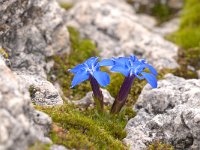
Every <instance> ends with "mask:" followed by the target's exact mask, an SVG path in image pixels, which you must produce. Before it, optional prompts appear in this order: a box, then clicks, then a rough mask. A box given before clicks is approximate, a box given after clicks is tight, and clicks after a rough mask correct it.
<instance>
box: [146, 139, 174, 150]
mask: <svg viewBox="0 0 200 150" xmlns="http://www.w3.org/2000/svg"><path fill="white" fill-rule="evenodd" d="M147 150H174V147H173V146H172V145H170V144H165V143H162V142H160V141H154V142H153V143H152V144H150V145H149V147H148V148H147Z"/></svg>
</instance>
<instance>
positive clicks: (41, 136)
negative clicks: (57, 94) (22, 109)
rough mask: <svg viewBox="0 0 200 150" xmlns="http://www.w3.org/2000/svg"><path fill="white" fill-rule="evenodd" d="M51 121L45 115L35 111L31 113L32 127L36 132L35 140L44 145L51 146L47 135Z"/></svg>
mask: <svg viewBox="0 0 200 150" xmlns="http://www.w3.org/2000/svg"><path fill="white" fill-rule="evenodd" d="M51 123H52V119H51V118H50V117H49V116H48V115H47V114H45V113H43V112H41V111H37V110H35V111H34V112H33V113H32V125H33V126H34V128H35V129H36V130H37V134H36V136H37V139H38V140H39V141H41V142H42V143H44V144H52V141H51V139H50V138H48V137H46V136H48V133H49V131H50V129H51Z"/></svg>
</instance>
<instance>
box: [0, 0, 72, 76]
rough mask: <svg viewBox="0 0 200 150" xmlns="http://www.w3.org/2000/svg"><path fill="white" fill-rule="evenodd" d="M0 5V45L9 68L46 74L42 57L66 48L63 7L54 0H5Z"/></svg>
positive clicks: (66, 33) (67, 40)
mask: <svg viewBox="0 0 200 150" xmlns="http://www.w3.org/2000/svg"><path fill="white" fill-rule="evenodd" d="M0 5H1V7H0V45H2V47H3V48H4V49H5V50H6V51H7V52H8V54H9V58H10V61H11V67H12V70H15V71H19V72H24V73H29V74H32V75H33V74H34V75H35V74H36V75H40V76H41V77H46V74H45V71H44V67H45V65H46V62H45V57H46V56H51V55H53V54H55V53H61V52H69V35H68V31H67V29H66V26H65V20H64V14H63V12H64V10H62V9H61V8H60V7H59V5H58V4H57V2H56V1H55V0H23V1H18V0H7V1H3V2H2V1H1V2H0Z"/></svg>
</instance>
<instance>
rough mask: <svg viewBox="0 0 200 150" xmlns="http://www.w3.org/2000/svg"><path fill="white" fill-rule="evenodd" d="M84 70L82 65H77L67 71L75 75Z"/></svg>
mask: <svg viewBox="0 0 200 150" xmlns="http://www.w3.org/2000/svg"><path fill="white" fill-rule="evenodd" d="M84 68H85V67H84V65H83V64H79V65H77V66H75V67H74V68H72V69H69V72H71V73H74V74H76V73H77V72H79V71H81V70H84Z"/></svg>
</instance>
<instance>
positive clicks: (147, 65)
mask: <svg viewBox="0 0 200 150" xmlns="http://www.w3.org/2000/svg"><path fill="white" fill-rule="evenodd" d="M145 65H146V67H147V68H148V69H149V70H150V71H151V73H153V74H154V75H155V76H157V75H158V73H157V71H156V69H155V68H154V67H153V66H151V65H149V64H145Z"/></svg>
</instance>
